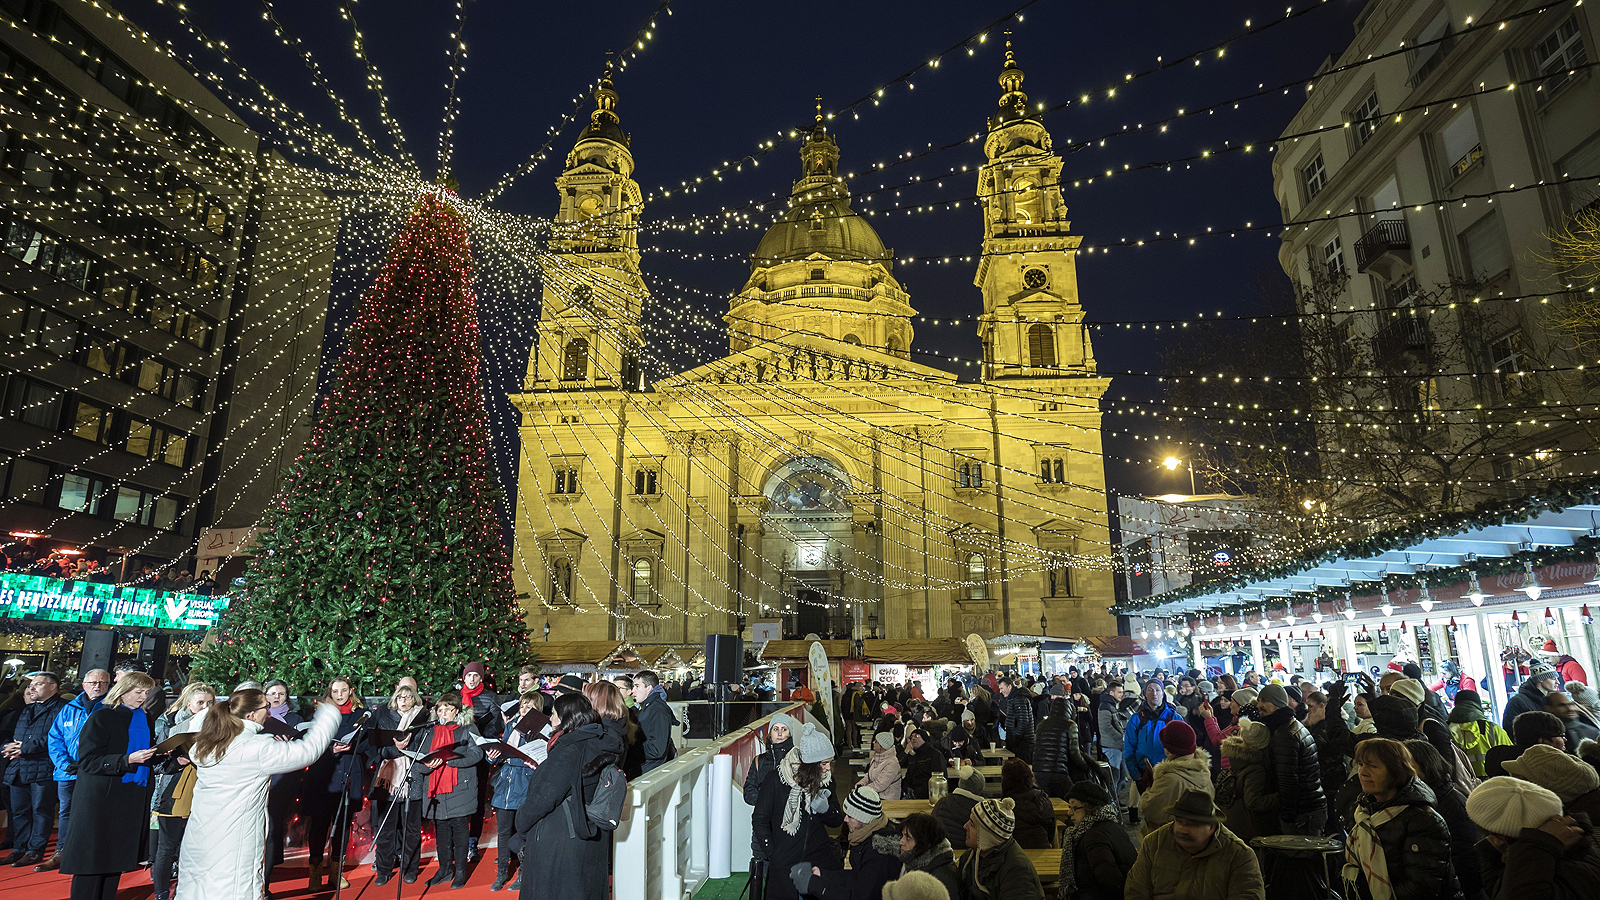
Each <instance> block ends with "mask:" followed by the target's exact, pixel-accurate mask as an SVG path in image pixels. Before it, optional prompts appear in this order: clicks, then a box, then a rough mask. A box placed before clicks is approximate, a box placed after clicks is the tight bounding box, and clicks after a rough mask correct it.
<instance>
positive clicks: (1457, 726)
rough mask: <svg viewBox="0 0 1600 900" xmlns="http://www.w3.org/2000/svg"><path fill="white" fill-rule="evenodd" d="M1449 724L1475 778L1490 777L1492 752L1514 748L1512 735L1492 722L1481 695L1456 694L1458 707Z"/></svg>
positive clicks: (1460, 692) (1454, 709)
mask: <svg viewBox="0 0 1600 900" xmlns="http://www.w3.org/2000/svg"><path fill="white" fill-rule="evenodd" d="M1449 722H1450V724H1449V728H1450V739H1451V740H1452V741H1454V742H1455V745H1456V746H1457V747H1460V748H1461V752H1462V753H1465V754H1466V756H1467V761H1468V762H1470V763H1471V764H1472V771H1473V774H1475V775H1477V776H1478V777H1479V778H1483V777H1484V776H1485V775H1487V774H1488V771H1487V764H1488V754H1489V751H1490V750H1493V749H1494V748H1496V747H1504V746H1508V745H1510V743H1511V735H1509V734H1506V730H1505V729H1504V728H1501V727H1500V726H1499V725H1496V724H1495V723H1493V722H1491V721H1489V717H1488V716H1487V715H1486V714H1485V713H1484V710H1483V699H1482V698H1481V697H1480V696H1479V695H1478V692H1477V691H1470V690H1460V691H1456V705H1455V707H1454V708H1453V709H1451V710H1450V720H1449Z"/></svg>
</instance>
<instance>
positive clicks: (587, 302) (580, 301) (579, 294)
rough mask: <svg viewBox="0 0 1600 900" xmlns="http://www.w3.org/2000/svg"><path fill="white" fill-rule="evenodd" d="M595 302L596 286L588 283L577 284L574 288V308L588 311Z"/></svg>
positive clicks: (572, 304)
mask: <svg viewBox="0 0 1600 900" xmlns="http://www.w3.org/2000/svg"><path fill="white" fill-rule="evenodd" d="M593 303H594V288H592V287H590V286H589V285H587V284H580V285H577V286H576V287H574V288H573V289H572V303H571V306H572V308H573V309H575V310H577V311H579V312H588V311H589V310H590V309H591V308H592V306H593Z"/></svg>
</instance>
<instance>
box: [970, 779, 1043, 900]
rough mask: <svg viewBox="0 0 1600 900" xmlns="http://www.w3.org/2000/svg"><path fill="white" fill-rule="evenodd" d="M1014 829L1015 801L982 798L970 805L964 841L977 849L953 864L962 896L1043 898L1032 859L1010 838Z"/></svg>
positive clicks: (1031, 899)
mask: <svg viewBox="0 0 1600 900" xmlns="http://www.w3.org/2000/svg"><path fill="white" fill-rule="evenodd" d="M1015 828H1016V813H1015V804H1014V803H1013V802H1012V800H1011V798H1009V797H1007V798H1004V799H1001V800H994V799H986V800H983V801H981V802H979V803H978V805H976V806H974V807H973V808H972V815H971V816H969V817H968V818H967V822H966V828H965V834H964V840H965V842H966V844H967V845H968V846H969V847H976V848H977V849H976V850H975V851H970V852H968V853H966V854H965V855H963V856H962V857H961V859H960V861H959V862H958V863H957V865H956V877H957V878H958V879H959V880H960V881H961V888H962V893H963V895H964V896H967V897H991V898H996V900H998V898H1002V897H1005V898H1010V897H1016V898H1021V900H1033V898H1043V897H1044V891H1043V889H1041V888H1040V887H1039V875H1038V873H1037V872H1036V871H1034V868H1033V863H1032V861H1030V860H1029V859H1028V854H1027V853H1026V852H1025V851H1024V850H1023V849H1022V848H1021V847H1020V846H1018V844H1017V842H1016V840H1015V839H1014V838H1013V837H1012V832H1013V830H1014V829H1015Z"/></svg>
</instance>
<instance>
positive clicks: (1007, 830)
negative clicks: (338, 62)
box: [967, 797, 1016, 853]
mask: <svg viewBox="0 0 1600 900" xmlns="http://www.w3.org/2000/svg"><path fill="white" fill-rule="evenodd" d="M1015 809H1016V804H1015V803H1014V802H1013V801H1012V800H1011V798H1010V797H1005V798H1002V799H1000V800H995V799H993V798H985V799H984V800H982V801H980V802H979V803H978V805H977V806H975V807H973V808H972V817H971V818H969V819H968V820H967V846H969V847H971V846H976V847H977V848H978V852H979V853H988V852H989V851H991V850H994V849H995V848H996V847H999V846H1000V845H1001V844H1004V843H1006V842H1007V841H1009V840H1011V833H1012V831H1013V830H1014V829H1015V828H1016V816H1015Z"/></svg>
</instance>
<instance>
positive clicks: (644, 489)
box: [633, 468, 657, 497]
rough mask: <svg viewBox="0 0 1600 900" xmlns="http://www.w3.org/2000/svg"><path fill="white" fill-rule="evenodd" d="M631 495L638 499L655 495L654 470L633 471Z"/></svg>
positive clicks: (641, 469)
mask: <svg viewBox="0 0 1600 900" xmlns="http://www.w3.org/2000/svg"><path fill="white" fill-rule="evenodd" d="M633 493H634V495H635V496H639V497H651V496H654V495H655V494H656V493H657V491H656V470H655V469H644V468H640V469H634V470H633Z"/></svg>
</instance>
